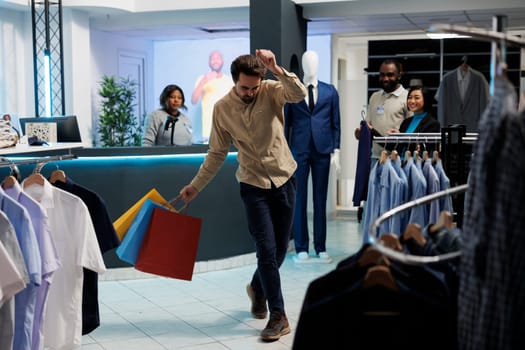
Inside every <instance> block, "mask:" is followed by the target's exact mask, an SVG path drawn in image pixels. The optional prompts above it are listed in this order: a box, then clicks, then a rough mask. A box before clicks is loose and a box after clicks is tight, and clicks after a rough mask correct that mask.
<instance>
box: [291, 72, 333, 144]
mask: <svg viewBox="0 0 525 350" xmlns="http://www.w3.org/2000/svg"><path fill="white" fill-rule="evenodd" d="M317 92H318V95H317V102H316V104H315V107H314V110H313V112H310V110H309V109H308V105H307V104H306V102H305V101H304V100H302V101H300V102H297V103H288V104H286V105H285V107H284V108H285V124H284V131H285V134H286V139H287V140H288V145H289V146H290V149H291V150H292V152H293V153H294V154H297V153H301V152H310V139H313V142H314V145H315V149H316V150H317V152H319V153H321V154H329V153H333V151H334V149H336V148H340V141H341V116H340V113H339V95H338V93H337V90H336V89H335V87H334V86H333V85H331V84H327V83H323V82H321V81H319V82H318V85H317Z"/></svg>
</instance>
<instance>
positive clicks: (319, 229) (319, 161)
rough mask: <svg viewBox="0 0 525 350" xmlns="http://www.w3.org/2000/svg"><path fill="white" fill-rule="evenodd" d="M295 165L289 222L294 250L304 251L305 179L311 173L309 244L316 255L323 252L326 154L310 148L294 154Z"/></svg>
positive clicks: (306, 180) (326, 194) (328, 169)
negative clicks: (292, 211) (294, 193)
mask: <svg viewBox="0 0 525 350" xmlns="http://www.w3.org/2000/svg"><path fill="white" fill-rule="evenodd" d="M294 158H295V161H296V162H297V170H296V171H295V176H296V177H297V197H296V198H297V204H296V208H295V215H294V222H293V237H294V244H295V251H296V252H297V253H300V252H308V248H309V236H308V213H307V209H308V177H309V175H310V172H311V174H312V192H313V193H312V197H313V210H314V220H313V224H314V225H313V243H314V250H315V253H316V254H319V253H320V252H324V251H326V200H327V197H328V179H329V174H330V154H321V153H319V152H317V151H316V150H315V147H314V146H313V145H312V146H311V147H310V151H309V152H304V153H297V154H294Z"/></svg>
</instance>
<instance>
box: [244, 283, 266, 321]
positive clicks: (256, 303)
mask: <svg viewBox="0 0 525 350" xmlns="http://www.w3.org/2000/svg"><path fill="white" fill-rule="evenodd" d="M246 293H248V296H249V297H250V300H251V302H252V307H251V312H252V315H253V317H255V318H259V319H263V318H266V314H267V313H268V308H267V307H266V299H264V298H261V297H258V296H257V295H255V291H254V290H253V288H252V285H251V284H250V283H248V285H247V286H246Z"/></svg>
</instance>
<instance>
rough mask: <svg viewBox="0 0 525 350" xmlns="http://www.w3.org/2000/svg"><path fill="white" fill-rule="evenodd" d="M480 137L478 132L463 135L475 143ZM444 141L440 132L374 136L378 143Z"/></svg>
mask: <svg viewBox="0 0 525 350" xmlns="http://www.w3.org/2000/svg"><path fill="white" fill-rule="evenodd" d="M477 139H478V133H466V134H465V136H463V137H462V141H463V142H464V143H468V144H473V143H475V142H476V140H477ZM442 141H443V135H442V133H439V132H432V133H395V134H392V135H388V136H374V137H373V142H375V143H377V144H385V143H417V142H427V143H438V142H442Z"/></svg>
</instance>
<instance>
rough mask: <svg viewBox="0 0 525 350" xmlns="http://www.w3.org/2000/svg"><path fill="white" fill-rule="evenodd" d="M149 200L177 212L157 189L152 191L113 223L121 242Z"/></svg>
mask: <svg viewBox="0 0 525 350" xmlns="http://www.w3.org/2000/svg"><path fill="white" fill-rule="evenodd" d="M148 198H149V199H151V200H152V201H154V202H155V203H158V204H161V205H163V206H165V207H167V208H170V209H173V210H175V208H173V206H172V205H171V204H170V203H169V201H167V200H166V199H165V198H164V197H162V195H161V194H160V193H159V192H158V191H157V190H156V189H155V188H153V189H151V190H150V191H149V192H148V193H146V194H145V195H144V197H142V198H141V199H140V200H139V201H138V202H136V203H135V204H133V206H132V207H131V208H129V209H128V210H127V211H126V212H125V213H124V214H122V215H121V216H120V217H119V218H118V219H117V220H115V221H114V222H113V227H115V231H116V232H117V236H118V238H119V239H120V240H121V241H122V239H123V238H124V236H125V235H126V233H127V232H128V229H129V227H130V226H131V223H132V222H133V219H135V216H137V213H138V212H139V210H140V207H142V204H144V202H145V201H146V199H148Z"/></svg>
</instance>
